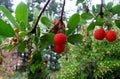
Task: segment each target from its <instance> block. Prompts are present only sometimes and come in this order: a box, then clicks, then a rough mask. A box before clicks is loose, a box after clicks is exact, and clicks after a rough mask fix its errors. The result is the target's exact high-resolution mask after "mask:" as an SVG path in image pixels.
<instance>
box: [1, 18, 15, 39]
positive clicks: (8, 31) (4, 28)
mask: <svg viewBox="0 0 120 79" xmlns="http://www.w3.org/2000/svg"><path fill="white" fill-rule="evenodd" d="M0 35H1V36H4V37H13V36H14V35H15V32H14V30H13V28H12V27H11V26H10V25H9V24H7V23H6V22H4V21H3V20H2V19H0Z"/></svg>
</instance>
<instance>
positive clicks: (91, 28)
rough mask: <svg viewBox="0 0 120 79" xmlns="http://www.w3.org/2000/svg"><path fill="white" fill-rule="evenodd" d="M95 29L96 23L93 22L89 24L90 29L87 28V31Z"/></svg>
mask: <svg viewBox="0 0 120 79" xmlns="http://www.w3.org/2000/svg"><path fill="white" fill-rule="evenodd" d="M94 28H95V22H92V23H90V24H89V26H88V28H87V31H91V30H93V29H94Z"/></svg>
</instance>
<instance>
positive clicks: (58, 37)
mask: <svg viewBox="0 0 120 79" xmlns="http://www.w3.org/2000/svg"><path fill="white" fill-rule="evenodd" d="M66 40H67V38H66V35H65V34H63V33H57V34H55V36H54V44H58V45H61V44H65V42H66Z"/></svg>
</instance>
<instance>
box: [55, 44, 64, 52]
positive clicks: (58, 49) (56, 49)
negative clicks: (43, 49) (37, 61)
mask: <svg viewBox="0 0 120 79" xmlns="http://www.w3.org/2000/svg"><path fill="white" fill-rule="evenodd" d="M64 50H65V45H64V44H61V45H57V44H55V45H54V51H55V52H56V53H58V54H60V53H62V52H64Z"/></svg>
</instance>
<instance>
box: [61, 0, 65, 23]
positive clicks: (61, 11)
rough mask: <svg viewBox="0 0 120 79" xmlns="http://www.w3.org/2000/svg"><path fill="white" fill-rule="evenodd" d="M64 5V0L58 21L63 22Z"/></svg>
mask: <svg viewBox="0 0 120 79" xmlns="http://www.w3.org/2000/svg"><path fill="white" fill-rule="evenodd" d="M64 7H65V0H64V1H63V6H62V11H61V16H60V21H61V22H63V19H62V18H63V12H64Z"/></svg>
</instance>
